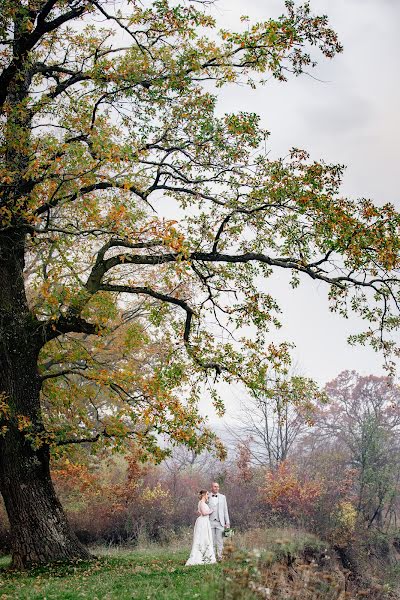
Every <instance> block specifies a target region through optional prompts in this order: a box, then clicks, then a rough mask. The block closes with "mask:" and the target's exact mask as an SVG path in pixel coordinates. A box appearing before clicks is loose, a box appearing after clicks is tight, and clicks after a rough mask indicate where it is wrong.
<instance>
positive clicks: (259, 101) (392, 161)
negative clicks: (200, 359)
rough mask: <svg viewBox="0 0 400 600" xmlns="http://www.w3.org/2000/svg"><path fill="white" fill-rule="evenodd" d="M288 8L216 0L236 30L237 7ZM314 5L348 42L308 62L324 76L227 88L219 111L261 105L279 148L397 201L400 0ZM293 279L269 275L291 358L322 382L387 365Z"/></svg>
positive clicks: (319, 295)
mask: <svg viewBox="0 0 400 600" xmlns="http://www.w3.org/2000/svg"><path fill="white" fill-rule="evenodd" d="M282 6H283V1H280V0H246V2H244V1H243V0H219V2H218V3H217V6H216V8H214V9H213V12H214V14H216V16H217V18H218V21H219V22H220V23H221V26H223V27H224V28H231V29H237V28H238V27H239V26H240V24H239V17H240V15H242V14H246V15H249V17H250V18H251V20H255V21H260V20H263V19H266V18H268V17H269V16H277V15H279V14H281V12H282ZM311 6H312V8H313V10H314V12H317V13H319V14H321V13H325V14H328V16H329V17H330V20H331V25H332V26H333V27H334V28H335V30H336V31H337V32H338V34H339V37H340V40H341V42H342V44H343V45H344V52H343V53H342V54H341V55H339V56H337V57H336V58H334V59H333V60H332V61H329V60H326V59H321V62H320V64H319V66H318V67H317V68H316V69H314V70H312V72H311V73H312V75H313V76H314V77H317V78H318V79H319V80H320V81H317V80H315V79H313V78H311V77H307V76H303V77H300V78H297V79H291V80H289V82H288V83H285V84H281V83H279V82H276V81H271V82H269V83H268V84H267V85H266V86H264V87H260V88H258V89H257V90H255V91H253V90H251V89H249V88H247V87H229V88H224V89H223V90H220V92H219V93H220V105H219V110H221V111H222V112H228V111H236V110H246V111H254V112H257V113H259V114H260V115H261V117H262V125H263V126H264V127H265V128H266V129H268V130H269V131H271V137H270V140H269V144H270V150H271V154H272V155H273V156H281V155H285V154H286V153H287V151H288V149H290V148H291V147H292V146H296V147H299V148H304V149H306V150H308V151H309V152H310V154H311V156H312V158H315V159H320V158H323V159H325V160H326V161H330V162H336V163H341V164H346V165H347V172H346V176H345V181H344V186H343V193H344V194H346V195H348V196H351V197H353V198H361V197H369V198H372V199H373V200H374V201H375V202H377V203H379V204H381V203H384V202H393V203H394V204H396V206H397V207H398V208H400V192H399V189H398V177H399V170H400V165H399V164H398V163H399V152H398V144H399V140H400V116H399V106H400V75H399V67H398V61H399V58H400V36H399V35H398V27H399V24H400V1H399V0H312V1H311ZM287 280H288V274H286V273H282V272H277V274H276V275H275V276H273V277H272V278H271V279H270V280H269V281H268V283H267V286H268V289H269V290H270V291H271V292H272V293H273V294H275V295H276V297H277V299H278V301H279V303H280V305H281V308H282V309H283V324H284V327H283V330H281V331H280V332H279V335H277V336H275V339H277V340H283V339H285V340H287V341H292V342H294V343H295V344H296V350H295V351H294V358H295V361H296V362H297V364H298V368H299V370H300V372H301V373H302V374H304V375H307V376H309V377H313V378H314V379H316V380H317V381H318V382H320V383H321V384H323V383H325V382H326V381H328V380H330V379H332V378H334V377H335V376H336V375H337V374H338V373H339V372H340V371H342V370H344V369H356V370H357V371H359V372H360V373H362V374H367V373H374V374H379V373H382V360H381V357H380V356H379V355H377V354H375V353H374V352H373V351H372V350H370V349H369V348H362V347H350V346H349V345H348V344H347V342H346V338H347V336H348V335H349V334H350V333H354V332H356V331H357V330H359V323H358V322H357V321H356V320H350V319H349V320H347V321H346V320H343V319H342V318H340V317H338V316H336V315H333V314H331V313H330V312H329V311H328V304H327V300H326V294H327V288H326V287H325V286H323V285H322V284H321V283H320V284H315V282H311V281H308V280H306V279H304V281H303V284H302V285H301V286H300V288H298V289H297V290H292V289H291V288H290V287H289V286H288V285H287ZM241 394H242V392H241V390H240V389H239V388H238V387H236V386H235V387H232V388H225V389H224V397H225V399H226V405H227V411H228V415H229V414H230V413H232V411H233V410H234V409H235V407H237V405H238V401H239V399H240V396H241ZM207 412H209V411H208V410H207ZM209 414H210V413H209ZM210 416H211V415H210Z"/></svg>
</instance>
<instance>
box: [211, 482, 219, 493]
mask: <svg viewBox="0 0 400 600" xmlns="http://www.w3.org/2000/svg"><path fill="white" fill-rule="evenodd" d="M211 491H212V493H213V494H218V492H219V483H217V482H216V481H213V482H212V484H211Z"/></svg>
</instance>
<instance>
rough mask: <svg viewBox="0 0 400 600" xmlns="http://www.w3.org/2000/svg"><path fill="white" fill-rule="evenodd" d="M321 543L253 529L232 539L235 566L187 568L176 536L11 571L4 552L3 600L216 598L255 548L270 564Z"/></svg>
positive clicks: (231, 594) (248, 595) (0, 562)
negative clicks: (73, 561) (227, 573)
mask: <svg viewBox="0 0 400 600" xmlns="http://www.w3.org/2000/svg"><path fill="white" fill-rule="evenodd" d="M321 545H322V542H320V541H319V540H317V538H315V537H314V536H311V535H310V534H306V533H304V532H299V531H296V530H291V529H255V530H252V531H248V532H246V533H244V534H241V535H237V536H235V538H234V546H235V547H236V549H237V551H238V552H239V553H240V552H241V551H243V552H244V553H245V554H244V555H243V557H242V558H243V561H242V562H243V564H241V559H239V562H237V561H238V557H236V558H235V557H234V556H233V555H232V560H233V563H232V565H230V560H228V563H227V562H226V561H224V563H222V565H220V564H217V565H207V566H198V567H185V561H186V559H187V557H188V556H189V546H188V540H186V541H185V542H183V540H177V542H176V544H175V545H174V544H172V545H171V546H169V547H161V546H155V545H149V546H148V547H140V548H139V549H135V550H127V549H123V548H114V549H110V548H104V547H103V548H96V549H94V554H96V556H97V558H96V560H94V561H92V562H88V563H84V562H82V563H79V564H77V565H75V566H74V565H54V566H49V567H44V568H38V569H34V570H32V571H29V572H26V573H16V572H10V571H7V567H8V565H9V562H10V559H9V558H7V557H3V558H0V569H1V571H0V600H78V599H82V598H87V599H90V600H114V599H118V600H185V599H188V600H189V599H190V600H206V599H207V600H218V598H219V597H221V594H220V590H222V588H223V587H224V582H223V579H224V576H223V575H224V574H223V572H222V567H224V568H227V567H228V569H229V567H230V566H234V568H235V569H236V568H239V569H242V568H243V567H244V568H245V569H247V568H248V566H249V559H248V558H247V556H248V557H250V560H251V561H253V560H254V556H253V552H252V551H253V550H254V549H259V550H260V555H257V556H261V557H264V559H267V562H268V563H271V562H274V561H276V560H279V559H280V558H282V556H284V555H285V554H288V553H290V554H297V553H299V552H301V551H302V550H303V549H304V548H305V547H310V546H311V547H314V548H319V547H320V546H321ZM249 551H250V552H249ZM246 552H249V554H248V555H246ZM252 557H253V558H252ZM255 560H258V559H255ZM226 586H228V588H227V587H226ZM230 587H231V585H230V584H229V582H228V583H225V596H224V597H225V598H226V599H230V598H239V597H240V599H241V600H248V599H249V600H253V599H254V598H255V597H256V596H254V595H253V593H252V592H250V591H249V590H245V589H243V590H241V591H240V594H239V595H238V594H237V590H236V591H235V590H231V591H230V590H229V588H230Z"/></svg>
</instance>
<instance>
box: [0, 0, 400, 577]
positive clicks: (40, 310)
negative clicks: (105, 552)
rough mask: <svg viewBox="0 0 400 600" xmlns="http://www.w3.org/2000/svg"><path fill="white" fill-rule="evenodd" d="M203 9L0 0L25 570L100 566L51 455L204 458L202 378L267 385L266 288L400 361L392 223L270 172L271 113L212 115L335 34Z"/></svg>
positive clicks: (293, 19) (2, 190)
mask: <svg viewBox="0 0 400 600" xmlns="http://www.w3.org/2000/svg"><path fill="white" fill-rule="evenodd" d="M209 4H210V3H209V2H185V3H182V4H178V3H177V2H173V1H172V0H157V1H154V2H152V3H151V2H147V1H146V2H139V0H131V1H129V2H126V3H123V4H121V9H120V10H119V11H118V10H117V8H116V5H115V3H111V2H104V1H103V0H97V1H96V0H71V1H67V0H1V2H0V15H1V16H0V41H1V48H2V49H1V53H0V111H1V116H0V119H1V130H0V131H1V133H0V136H1V139H0V145H1V164H0V335H1V340H0V400H1V404H0V411H1V412H0V416H1V422H0V427H1V436H0V451H1V456H0V489H1V493H2V495H3V498H4V502H5V506H6V509H7V513H8V517H9V521H10V526H11V534H12V550H13V565H14V567H27V566H29V565H32V564H37V563H41V562H48V561H52V560H63V559H76V558H87V557H88V552H87V550H86V549H85V548H84V547H83V546H82V545H81V544H80V543H79V542H78V540H77V539H76V538H75V536H74V535H73V533H72V532H71V531H70V528H69V526H68V523H67V521H66V519H65V516H64V514H63V511H62V508H61V506H60V504H59V502H58V500H57V498H56V496H55V493H54V490H53V486H52V482H51V478H50V466H49V462H50V453H51V450H52V448H53V449H56V448H57V447H58V448H59V447H65V446H67V445H68V444H77V443H80V442H87V443H88V444H93V445H96V444H101V443H103V442H104V443H105V442H108V443H112V444H117V443H118V442H119V440H120V439H122V438H124V437H126V436H131V437H134V438H135V440H136V443H138V444H139V445H143V446H144V447H145V448H146V449H147V450H149V451H152V452H155V453H157V439H158V437H157V436H160V435H163V434H166V435H169V436H170V438H171V439H172V440H173V441H177V442H179V441H183V442H186V443H187V444H189V445H192V446H194V445H195V444H196V439H197V438H198V436H200V437H199V439H200V440H202V441H201V442H200V443H203V444H205V443H207V440H209V439H210V438H209V434H207V432H206V431H202V427H201V420H200V419H199V417H198V415H197V411H196V398H197V395H198V390H199V388H198V387H196V385H195V386H194V387H192V384H193V380H194V379H196V381H199V380H200V379H201V377H203V378H204V379H207V377H208V374H210V376H211V377H213V376H214V375H219V376H221V377H225V379H226V380H228V381H230V380H231V379H232V378H233V377H238V378H241V379H242V380H243V381H244V382H245V383H246V384H247V385H249V386H251V387H252V388H253V389H255V388H257V386H262V385H263V382H264V381H265V379H266V370H267V368H268V364H269V363H270V362H274V363H279V361H281V360H284V359H285V355H286V348H285V347H276V346H274V345H266V344H265V342H264V339H265V332H266V331H267V330H268V327H269V326H270V324H273V323H276V317H277V312H278V307H277V306H276V303H275V301H274V299H273V298H272V297H271V296H270V295H269V294H267V293H264V292H262V291H261V289H260V287H259V283H260V281H261V278H262V277H264V278H266V277H268V275H270V273H271V272H272V271H273V270H275V269H286V270H289V271H291V272H292V273H293V281H292V283H293V285H296V284H297V280H298V277H299V276H303V275H304V276H308V277H311V278H312V279H315V280H317V281H320V282H324V283H325V284H326V285H327V289H328V290H329V294H330V297H331V300H332V306H333V307H335V308H336V309H337V310H339V311H340V312H342V313H344V314H346V312H347V310H348V309H351V310H354V311H357V312H358V313H360V314H361V315H362V317H363V318H364V319H365V320H366V322H368V323H369V324H368V328H367V330H366V331H365V332H364V333H362V334H360V336H359V340H360V341H361V342H365V341H368V340H370V341H371V342H372V344H373V345H374V346H375V347H376V348H381V349H383V350H384V352H385V354H386V355H387V356H388V354H389V351H390V350H392V349H393V341H392V340H391V338H390V332H391V331H393V329H394V328H395V327H397V325H398V313H397V308H398V304H397V303H398V279H397V269H398V266H399V237H398V227H399V216H398V215H397V213H395V211H394V209H393V207H392V206H389V205H387V206H383V207H381V208H377V207H376V206H375V205H374V204H372V203H371V202H369V201H364V200H363V201H359V202H352V201H350V200H346V199H344V198H341V197H340V196H339V195H338V190H339V186H340V181H341V175H342V170H343V169H342V167H341V166H337V165H327V164H324V163H322V162H313V161H311V160H310V159H309V157H308V156H307V155H306V154H305V153H304V152H302V151H299V150H293V151H292V152H291V154H290V155H289V156H288V157H287V158H286V159H285V160H276V161H272V160H270V159H269V158H268V155H267V154H266V153H265V151H264V148H265V139H266V137H267V133H266V132H265V131H263V130H262V129H260V126H259V119H258V117H257V115H254V114H249V113H246V112H242V113H240V114H225V115H218V110H217V109H218V107H217V106H216V102H217V100H216V90H217V89H218V87H219V86H222V85H225V84H231V83H232V82H235V81H241V82H247V83H249V84H250V85H254V81H253V80H252V79H251V78H252V77H253V78H254V79H255V80H261V79H262V77H263V74H264V73H265V74H266V75H267V76H268V77H270V76H271V75H272V76H273V77H275V78H277V79H279V80H281V81H285V80H286V78H287V75H288V74H291V73H294V74H295V75H299V74H301V73H302V72H304V71H305V70H308V69H311V68H312V67H313V66H314V58H313V56H312V55H311V54H310V52H312V53H314V52H316V51H317V49H319V51H320V52H322V54H323V55H325V56H327V57H329V58H330V57H332V56H333V55H334V54H335V53H336V52H338V51H340V50H341V47H340V44H339V43H338V40H337V37H336V34H335V33H334V32H333V31H332V30H331V29H330V28H329V26H328V21H327V19H326V17H317V16H314V15H313V14H312V13H311V10H310V8H309V6H308V5H307V4H305V5H303V6H295V5H294V3H293V2H286V11H285V13H284V14H283V15H282V17H280V18H278V19H270V20H266V21H265V22H261V23H257V24H254V25H251V24H249V23H247V22H246V21H245V22H244V24H243V26H242V31H241V32H240V33H233V32H230V31H221V32H219V33H218V34H216V33H215V32H214V31H211V34H210V35H209V36H208V37H207V36H206V32H207V29H212V28H213V27H214V22H213V19H212V18H211V17H210V16H209V14H210V12H209V6H208V5H209ZM207 90H208V91H207ZM173 215H175V221H174V220H173V219H172V216H173ZM300 313H301V310H300V309H299V317H300ZM249 324H250V325H252V326H253V329H252V331H254V335H253V336H252V337H250V338H249V339H246V338H245V337H244V335H243V331H246V326H248V325H249ZM218 331H219V332H220V333H221V335H219V334H218ZM228 332H230V333H228ZM385 332H389V335H387V334H386V333H385ZM222 334H223V335H222ZM231 334H232V335H234V336H236V338H235V339H230V337H229V335H231ZM181 397H187V398H188V402H183V401H182V400H181V399H180V398H181ZM216 402H217V403H218V400H216ZM217 405H218V404H217ZM202 436H203V437H202ZM204 436H205V437H204Z"/></svg>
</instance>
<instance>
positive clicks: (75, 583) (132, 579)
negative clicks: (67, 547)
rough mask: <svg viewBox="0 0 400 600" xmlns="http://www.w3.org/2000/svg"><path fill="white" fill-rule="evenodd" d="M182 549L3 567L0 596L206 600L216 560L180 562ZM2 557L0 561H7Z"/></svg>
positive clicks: (14, 598) (38, 599)
mask: <svg viewBox="0 0 400 600" xmlns="http://www.w3.org/2000/svg"><path fill="white" fill-rule="evenodd" d="M188 554H189V552H188V551H182V550H181V551H169V550H166V549H162V548H160V549H154V550H140V551H128V550H125V551H119V552H110V553H109V554H108V555H105V556H99V557H98V558H97V560H95V561H93V562H91V563H80V564H78V565H75V566H70V565H57V566H53V567H46V568H43V569H35V570H32V571H30V572H29V573H24V574H17V573H12V572H5V571H3V572H2V574H1V579H0V599H1V600H11V599H12V600H17V599H18V600H55V599H57V600H78V599H81V598H88V599H90V600H114V599H118V600H128V599H129V600H134V599H135V600H136V599H137V600H147V599H149V600H153V599H154V600H155V599H157V600H184V599H185V598H187V599H189V598H190V599H191V600H192V599H197V600H203V599H204V600H205V599H206V598H207V600H210V598H216V595H217V589H216V588H217V585H218V583H217V582H218V572H219V566H218V565H207V566H198V567H185V566H184V565H185V561H186V558H187V556H188ZM7 562H8V561H6V560H4V559H2V561H1V566H3V567H6V566H7Z"/></svg>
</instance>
